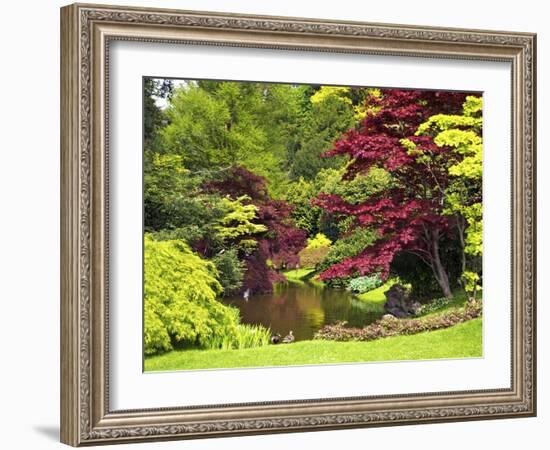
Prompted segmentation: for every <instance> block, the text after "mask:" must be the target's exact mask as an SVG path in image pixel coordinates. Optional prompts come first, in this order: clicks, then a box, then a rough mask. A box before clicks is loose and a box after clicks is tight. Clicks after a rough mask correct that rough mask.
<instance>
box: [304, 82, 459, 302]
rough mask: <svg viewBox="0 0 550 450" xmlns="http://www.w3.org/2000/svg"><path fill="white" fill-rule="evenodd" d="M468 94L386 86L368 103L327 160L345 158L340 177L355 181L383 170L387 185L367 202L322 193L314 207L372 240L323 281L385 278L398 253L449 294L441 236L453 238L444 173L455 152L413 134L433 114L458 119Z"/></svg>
mask: <svg viewBox="0 0 550 450" xmlns="http://www.w3.org/2000/svg"><path fill="white" fill-rule="evenodd" d="M466 95H467V94H465V93H454V92H436V91H421V90H399V89H391V90H386V91H384V94H383V96H374V95H373V96H371V97H369V98H368V99H367V104H366V110H367V111H368V112H367V116H366V118H365V119H364V120H363V122H362V123H361V125H360V126H359V127H358V128H357V129H354V130H350V131H348V132H347V133H346V134H345V135H344V136H343V138H342V139H340V140H339V141H337V142H336V143H335V144H334V147H333V149H332V150H330V151H329V152H327V153H326V154H325V155H324V156H326V157H331V156H337V155H348V156H349V157H350V163H349V165H348V167H347V171H346V173H345V175H344V177H345V178H347V179H352V178H354V177H355V176H356V175H358V174H366V173H368V172H369V170H371V169H372V168H374V167H378V168H382V169H385V170H386V171H387V172H389V173H390V174H391V176H392V182H391V183H390V186H388V187H387V188H386V189H385V190H384V191H382V192H380V193H378V194H377V195H375V196H372V197H370V198H369V199H368V200H367V201H365V202H363V203H358V204H352V203H349V202H347V201H345V200H344V199H342V198H341V197H340V196H338V195H328V194H323V193H322V194H320V195H319V196H318V197H317V198H316V199H314V200H313V202H314V203H315V204H316V205H318V206H320V207H322V208H324V209H325V210H326V211H329V212H330V213H333V214H338V215H342V216H351V217H353V218H354V221H353V227H369V228H372V229H375V230H376V231H377V233H378V239H377V241H376V242H375V243H374V244H373V245H372V246H369V247H367V248H365V249H364V250H363V251H362V252H361V253H360V254H358V255H357V256H354V257H349V258H346V259H344V260H343V261H341V262H340V263H338V264H335V265H333V266H331V267H330V268H328V269H327V270H325V271H324V272H322V273H321V275H320V277H321V279H331V278H339V277H346V276H353V275H356V274H361V275H364V274H368V273H374V272H376V273H380V274H381V276H382V277H383V278H385V277H387V276H388V275H389V271H390V264H391V262H392V261H393V259H394V257H395V256H396V255H397V254H398V253H399V252H403V251H407V252H410V253H413V254H415V255H416V256H417V257H418V258H420V260H421V261H423V262H424V263H425V264H427V265H428V266H429V267H430V268H431V269H432V271H433V274H434V276H435V278H436V280H437V282H438V284H439V286H440V287H441V290H442V291H443V293H444V295H445V296H450V295H451V288H450V283H449V275H448V272H447V269H446V268H445V266H444V264H443V262H442V259H441V256H440V246H441V240H442V238H443V237H444V236H446V235H447V236H448V235H450V233H452V229H451V228H452V227H451V222H450V220H449V217H448V216H446V215H445V214H443V205H444V200H445V190H446V188H447V186H448V184H449V172H448V168H449V166H450V165H452V164H456V162H457V157H458V155H457V154H456V152H453V151H452V149H450V148H448V147H439V146H437V145H436V144H435V143H434V141H433V137H432V136H430V135H427V136H417V135H416V134H415V133H416V131H417V129H418V126H419V125H420V124H421V123H423V122H425V121H426V120H427V119H428V118H429V117H431V116H432V115H434V114H457V113H459V112H460V111H461V107H462V104H463V102H464V100H465V98H466Z"/></svg>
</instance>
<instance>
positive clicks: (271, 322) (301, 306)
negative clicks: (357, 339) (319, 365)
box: [224, 282, 382, 340]
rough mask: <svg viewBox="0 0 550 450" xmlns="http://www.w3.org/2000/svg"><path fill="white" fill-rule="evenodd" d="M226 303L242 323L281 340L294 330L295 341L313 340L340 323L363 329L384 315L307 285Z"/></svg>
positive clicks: (293, 285) (341, 292)
mask: <svg viewBox="0 0 550 450" xmlns="http://www.w3.org/2000/svg"><path fill="white" fill-rule="evenodd" d="M224 302H225V303H227V304H230V305H233V306H236V307H237V308H239V310H240V311H241V317H242V322H243V323H248V324H261V325H264V326H265V327H269V328H271V331H272V332H273V333H274V334H275V333H280V334H281V335H282V336H285V335H286V334H288V332H289V331H290V330H292V331H293V334H294V336H295V337H296V340H306V339H312V338H313V335H314V334H315V332H316V331H317V330H319V329H320V328H321V327H322V326H324V325H329V324H333V323H334V322H336V321H339V320H345V321H347V322H348V323H347V326H349V327H364V326H365V325H368V324H370V323H372V322H374V321H376V320H378V319H380V317H381V315H382V314H381V313H379V312H373V311H372V308H369V305H366V304H365V303H364V302H362V301H360V300H358V299H357V298H355V297H354V296H353V294H351V293H349V292H347V291H345V290H340V289H330V288H325V287H323V286H320V285H316V284H314V283H307V282H305V283H296V282H289V283H281V284H277V285H276V286H275V288H274V291H273V292H272V293H269V294H258V295H252V296H250V298H249V299H248V300H245V299H244V298H243V297H230V298H227V299H225V301H224Z"/></svg>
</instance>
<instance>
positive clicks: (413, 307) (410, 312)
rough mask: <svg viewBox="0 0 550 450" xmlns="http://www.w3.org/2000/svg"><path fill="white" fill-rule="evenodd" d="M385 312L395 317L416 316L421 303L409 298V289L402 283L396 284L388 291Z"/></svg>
mask: <svg viewBox="0 0 550 450" xmlns="http://www.w3.org/2000/svg"><path fill="white" fill-rule="evenodd" d="M385 296H386V303H385V304H384V312H385V313H386V315H388V314H391V315H392V316H394V317H397V318H402V317H409V316H414V315H415V314H416V313H417V312H418V310H419V309H420V303H418V302H413V301H412V300H411V299H410V298H409V291H408V289H406V288H405V287H403V286H401V285H400V284H394V285H393V286H392V287H390V288H389V289H388V290H387V291H386V293H385Z"/></svg>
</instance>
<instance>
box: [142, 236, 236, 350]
mask: <svg viewBox="0 0 550 450" xmlns="http://www.w3.org/2000/svg"><path fill="white" fill-rule="evenodd" d="M144 258H145V271H144V290H145V305H144V345H145V353H146V354H148V355H149V354H153V353H156V352H159V351H168V350H171V349H172V348H173V345H174V344H178V345H181V344H184V345H185V344H186V345H197V346H204V347H207V346H208V342H209V341H210V340H211V339H212V338H213V337H216V336H217V337H223V336H232V335H235V333H236V329H237V326H238V325H239V312H238V310H236V309H235V308H231V307H228V306H225V305H223V304H222V303H220V302H219V301H218V300H216V296H217V295H218V294H220V293H221V291H222V286H221V284H220V283H219V282H218V280H217V279H216V275H217V271H216V268H215V267H214V264H212V263H210V262H208V261H205V260H203V259H201V258H200V257H199V256H198V255H196V254H194V253H193V252H192V251H191V249H190V248H189V247H188V246H187V244H185V243H184V242H183V241H176V240H173V241H155V240H153V239H152V238H151V237H150V236H149V235H145V240H144Z"/></svg>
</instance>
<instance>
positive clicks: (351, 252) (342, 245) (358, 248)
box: [317, 228, 376, 288]
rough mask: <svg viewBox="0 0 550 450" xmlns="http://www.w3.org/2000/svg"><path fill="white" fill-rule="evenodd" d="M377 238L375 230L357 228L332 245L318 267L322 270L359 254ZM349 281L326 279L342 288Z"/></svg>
mask: <svg viewBox="0 0 550 450" xmlns="http://www.w3.org/2000/svg"><path fill="white" fill-rule="evenodd" d="M375 240H376V233H375V232H374V231H371V230H367V229H366V228H357V229H355V230H354V231H353V232H352V233H350V234H348V235H347V236H344V237H343V238H341V239H340V240H338V241H336V242H335V243H334V244H332V245H331V247H330V249H329V251H328V253H327V256H326V257H325V258H324V259H323V261H322V262H321V263H320V264H319V266H318V267H317V269H318V270H319V271H320V272H322V271H324V270H327V269H328V268H329V267H330V266H332V265H334V264H337V263H339V262H341V261H343V260H344V259H346V258H349V257H352V256H357V255H358V254H359V253H361V252H362V251H363V250H365V248H367V247H368V246H370V245H372V244H373V242H374V241H375ZM348 282H349V278H342V279H338V278H335V279H332V280H327V281H325V283H327V284H328V285H329V286H332V287H342V288H344V287H346V286H347V284H348Z"/></svg>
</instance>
